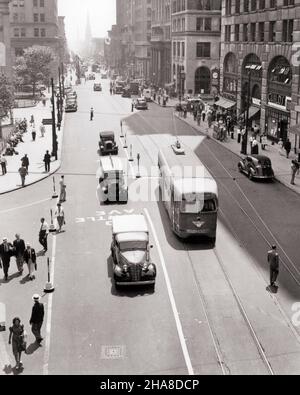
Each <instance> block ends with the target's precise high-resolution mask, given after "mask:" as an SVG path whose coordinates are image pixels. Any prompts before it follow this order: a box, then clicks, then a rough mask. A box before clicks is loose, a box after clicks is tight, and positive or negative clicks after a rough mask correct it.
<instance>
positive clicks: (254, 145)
mask: <svg viewBox="0 0 300 395" xmlns="http://www.w3.org/2000/svg"><path fill="white" fill-rule="evenodd" d="M251 154H252V155H258V154H259V147H258V141H257V140H256V138H255V137H254V138H253V141H252V150H251Z"/></svg>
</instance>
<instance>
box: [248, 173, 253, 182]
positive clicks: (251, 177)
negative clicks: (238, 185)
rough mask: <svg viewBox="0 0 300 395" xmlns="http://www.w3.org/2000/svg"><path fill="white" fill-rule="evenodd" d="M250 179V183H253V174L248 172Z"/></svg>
mask: <svg viewBox="0 0 300 395" xmlns="http://www.w3.org/2000/svg"><path fill="white" fill-rule="evenodd" d="M248 177H249V180H250V181H253V174H252V172H251V171H249V172H248Z"/></svg>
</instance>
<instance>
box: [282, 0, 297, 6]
mask: <svg viewBox="0 0 300 395" xmlns="http://www.w3.org/2000/svg"><path fill="white" fill-rule="evenodd" d="M294 4H295V0H283V5H284V6H288V5H294Z"/></svg>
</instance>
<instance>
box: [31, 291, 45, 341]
mask: <svg viewBox="0 0 300 395" xmlns="http://www.w3.org/2000/svg"><path fill="white" fill-rule="evenodd" d="M32 300H33V301H34V305H33V307H32V313H31V318H30V321H29V323H30V325H31V331H32V333H33V334H34V336H35V339H36V342H37V343H38V344H41V342H42V340H43V338H42V336H41V328H42V325H43V321H44V314H45V312H44V305H43V303H41V302H40V300H41V297H40V295H38V294H36V295H33V297H32Z"/></svg>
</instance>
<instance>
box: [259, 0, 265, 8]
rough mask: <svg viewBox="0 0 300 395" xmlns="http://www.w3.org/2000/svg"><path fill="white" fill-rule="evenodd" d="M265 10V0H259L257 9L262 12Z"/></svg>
mask: <svg viewBox="0 0 300 395" xmlns="http://www.w3.org/2000/svg"><path fill="white" fill-rule="evenodd" d="M265 8H266V0H259V9H260V10H264V9H265Z"/></svg>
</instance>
